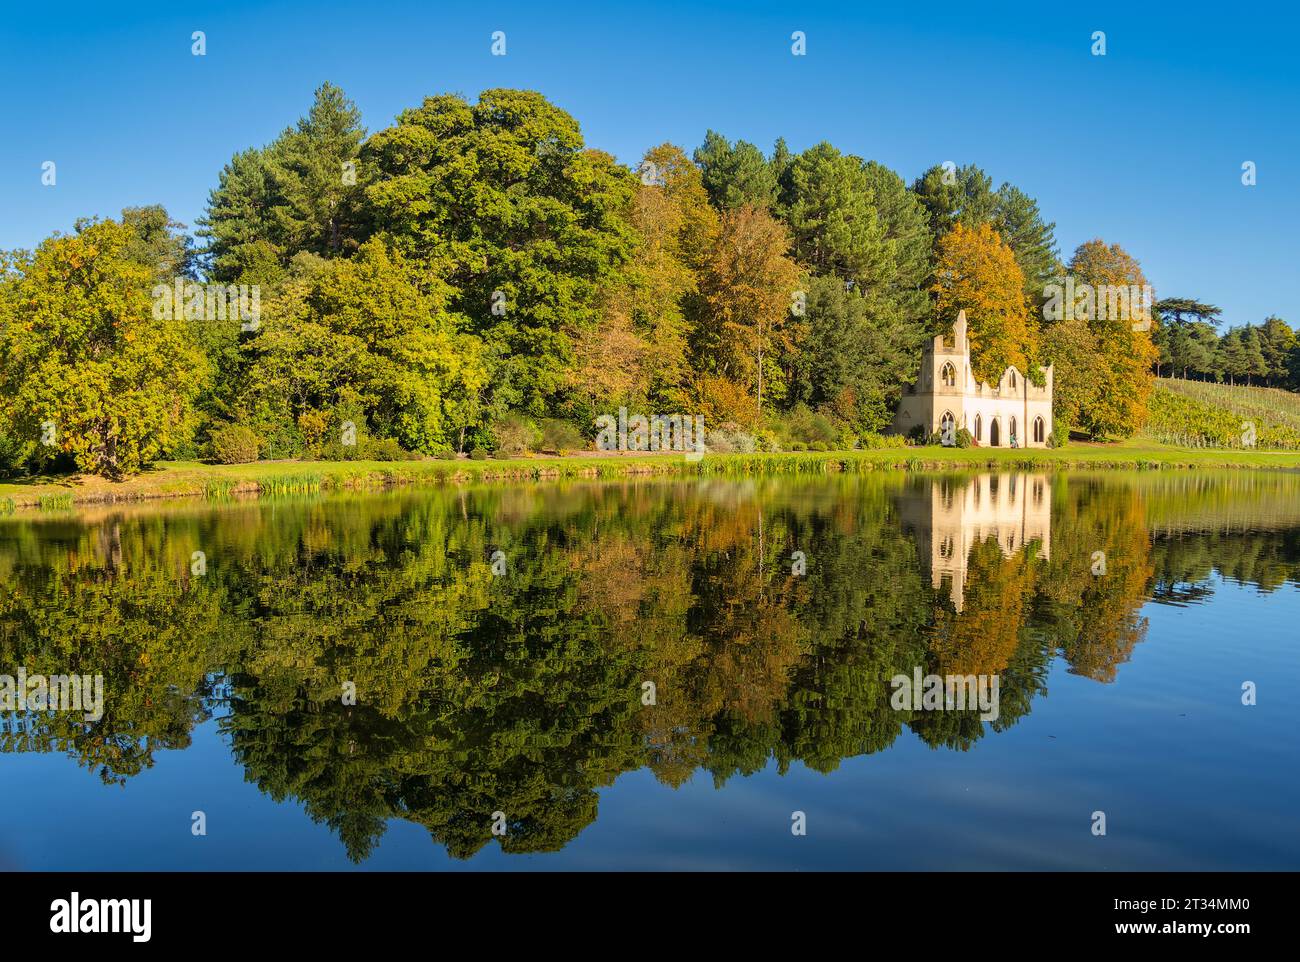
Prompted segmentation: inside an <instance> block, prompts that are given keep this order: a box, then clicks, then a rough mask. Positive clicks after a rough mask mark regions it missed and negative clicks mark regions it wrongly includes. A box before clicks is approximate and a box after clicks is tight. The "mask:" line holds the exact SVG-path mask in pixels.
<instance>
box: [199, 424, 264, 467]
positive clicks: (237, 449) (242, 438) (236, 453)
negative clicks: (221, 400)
mask: <svg viewBox="0 0 1300 962" xmlns="http://www.w3.org/2000/svg"><path fill="white" fill-rule="evenodd" d="M208 445H209V447H211V449H212V457H213V459H215V460H216V461H217V462H218V463H219V464H247V463H248V462H250V461H256V460H257V447H258V444H257V435H256V434H255V433H254V432H253V429H252V428H249V427H245V426H244V425H242V424H224V425H222V426H221V427H219V428H215V429H214V430H213V431H212V437H211V438H210V439H209V441H208Z"/></svg>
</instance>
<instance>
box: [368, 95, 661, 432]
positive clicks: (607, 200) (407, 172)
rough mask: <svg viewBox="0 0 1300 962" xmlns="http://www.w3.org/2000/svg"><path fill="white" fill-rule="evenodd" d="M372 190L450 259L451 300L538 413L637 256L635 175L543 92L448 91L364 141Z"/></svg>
mask: <svg viewBox="0 0 1300 962" xmlns="http://www.w3.org/2000/svg"><path fill="white" fill-rule="evenodd" d="M362 164H363V166H364V167H365V168H366V170H367V171H368V172H369V176H370V177H371V178H372V179H371V182H370V184H369V186H368V187H367V188H366V198H367V201H368V203H369V205H370V207H371V209H372V212H373V215H374V218H375V223H376V225H377V226H378V228H379V229H381V230H383V231H385V232H386V233H387V234H388V235H389V236H390V237H391V238H392V240H393V242H394V243H395V244H396V245H397V247H398V248H399V249H401V250H402V251H403V252H404V253H405V254H407V255H408V256H410V257H414V258H416V259H418V260H425V261H433V262H438V263H441V264H445V265H446V279H447V281H448V282H449V283H450V284H451V285H452V289H453V295H452V300H451V305H450V306H451V308H452V309H453V310H455V311H457V312H458V313H461V314H464V315H465V316H466V317H468V318H470V319H471V321H472V326H473V332H474V333H476V334H478V335H479V336H481V337H482V338H483V340H484V341H485V343H486V344H487V346H488V348H489V350H492V351H495V352H499V354H500V355H501V356H502V358H503V361H502V365H501V368H499V370H498V375H497V381H498V389H499V390H501V391H508V393H509V395H510V396H509V397H508V398H506V400H507V401H509V402H510V403H512V404H517V405H519V406H521V407H523V408H525V409H526V410H528V411H529V412H530V413H535V414H540V413H542V412H543V411H544V410H545V409H546V406H547V404H548V402H549V401H550V400H551V399H552V398H553V397H554V396H555V395H556V393H557V392H558V391H559V390H560V389H561V388H562V387H564V385H565V383H566V375H567V372H568V370H569V369H570V367H571V365H572V361H573V358H572V338H573V336H574V335H575V334H578V333H580V332H583V331H586V330H589V329H590V328H591V326H592V325H593V324H594V323H595V321H596V317H597V313H598V308H599V294H600V292H601V290H602V287H603V285H605V284H606V283H607V282H608V281H609V280H610V279H611V277H613V276H614V273H615V271H616V270H617V268H618V267H619V266H620V265H621V264H623V263H624V262H625V261H626V260H627V259H628V258H629V257H630V256H631V252H632V247H633V243H634V239H635V236H634V233H633V230H632V227H631V225H630V224H629V223H628V218H627V212H628V207H629V204H630V202H631V199H632V195H633V192H634V190H635V183H636V181H635V179H634V177H633V175H632V173H631V172H630V171H629V170H628V169H627V168H625V167H620V166H619V165H618V164H616V163H615V162H614V160H613V158H611V157H610V156H609V155H607V154H604V153H601V152H598V151H593V150H586V149H584V147H583V142H582V135H581V132H580V131H579V128H578V122H577V121H576V120H574V119H573V117H571V116H569V114H567V113H565V112H564V111H563V110H561V109H559V108H558V107H556V106H554V105H553V104H551V103H550V102H549V101H547V100H546V98H545V97H543V96H542V95H541V94H538V93H534V92H532V91H525V90H488V91H485V92H484V93H483V94H482V95H481V96H480V97H479V100H478V102H477V103H476V104H473V105H471V104H470V103H468V102H467V101H466V100H465V99H464V98H462V97H459V96H454V95H442V96H437V97H429V98H427V99H426V100H425V101H424V103H423V105H421V106H420V107H417V108H414V109H411V110H406V111H403V112H402V114H401V115H400V116H399V117H398V119H397V123H396V124H395V125H394V126H392V127H388V128H386V129H384V130H381V131H379V132H377V133H376V134H374V135H373V136H372V137H371V138H370V140H369V141H368V142H367V143H366V147H365V150H364V151H363V155H362Z"/></svg>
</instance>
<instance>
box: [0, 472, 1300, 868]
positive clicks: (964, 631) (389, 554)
mask: <svg viewBox="0 0 1300 962" xmlns="http://www.w3.org/2000/svg"><path fill="white" fill-rule="evenodd" d="M1156 493H1158V492H1156ZM910 496H911V494H909V491H908V490H906V489H903V488H900V482H899V480H898V479H897V478H894V477H889V476H874V477H863V478H857V479H854V478H837V479H821V480H819V481H817V482H814V483H806V482H800V481H795V480H782V481H780V482H746V483H721V482H708V483H699V484H697V483H691V482H672V483H653V484H640V485H638V484H627V483H622V484H609V485H566V486H554V487H549V486H548V487H541V486H539V487H535V488H518V489H515V488H503V489H493V490H484V491H475V492H465V491H446V490H439V491H436V492H425V493H423V494H412V495H389V496H385V497H367V498H355V499H333V500H329V501H322V502H315V503H295V502H293V501H286V502H262V503H257V504H243V505H230V506H227V507H224V508H221V509H217V510H194V511H188V512H185V511H182V512H169V513H166V514H155V513H149V512H144V513H140V514H136V515H131V514H119V515H113V514H111V513H110V514H108V515H107V516H106V517H104V518H103V519H102V520H99V521H95V522H93V523H89V524H82V523H78V522H76V521H73V520H66V521H51V520H36V521H28V520H12V521H9V522H7V523H5V524H4V525H3V526H0V666H3V665H17V664H22V665H25V666H26V667H27V668H28V670H29V671H41V672H44V673H49V674H54V673H61V672H65V671H70V670H77V671H81V672H83V673H88V674H94V673H97V672H102V673H103V674H104V675H105V679H106V685H105V687H106V709H107V711H106V715H105V718H104V720H103V721H102V722H101V723H100V724H99V725H95V726H90V725H87V724H86V723H84V722H82V721H81V720H80V717H79V716H66V715H64V716H59V715H48V716H41V717H40V718H38V719H36V720H35V729H33V728H32V727H30V726H28V727H25V729H24V731H23V732H21V733H18V732H16V731H12V730H11V731H9V732H8V733H0V749H3V750H5V751H20V750H21V751H30V750H39V751H60V752H66V753H68V754H70V755H72V756H73V757H75V758H77V759H78V760H79V761H80V762H82V763H83V764H86V765H87V766H92V767H94V768H96V769H97V770H98V771H100V773H101V774H102V776H103V777H104V778H106V779H109V780H122V779H125V778H126V777H128V776H130V775H132V774H135V773H137V772H139V771H141V770H142V769H143V768H145V767H147V766H148V765H149V764H151V763H152V757H153V752H154V751H155V750H157V749H159V748H176V747H184V746H185V745H187V744H188V741H189V737H190V731H191V730H192V727H193V725H194V724H195V723H197V722H199V721H201V720H203V719H204V718H206V717H209V714H210V713H215V714H217V715H218V716H219V717H220V724H221V725H222V726H223V728H224V729H225V730H226V731H227V732H228V734H229V735H230V738H231V744H232V747H233V751H234V753H235V756H236V758H237V760H238V761H239V762H240V764H241V765H243V766H244V769H245V771H246V774H247V777H248V778H249V779H250V780H252V781H254V782H255V783H256V784H257V785H258V786H259V787H260V788H261V789H262V790H263V791H265V792H267V793H268V794H270V795H271V796H272V797H274V798H276V799H277V800H281V799H298V800H300V801H301V802H302V804H303V805H304V807H305V809H306V811H307V812H308V814H309V815H310V816H311V817H312V818H313V819H315V820H317V821H320V822H322V823H324V824H327V825H329V826H330V828H331V829H332V830H333V831H335V832H336V833H337V834H338V835H339V837H340V838H341V840H342V841H343V843H344V845H345V846H346V848H347V851H348V853H349V855H350V856H351V857H353V858H354V859H358V860H360V859H364V858H365V857H366V856H367V855H368V854H369V853H370V851H372V849H373V847H374V846H375V845H376V844H377V842H378V840H379V839H380V838H381V836H382V834H383V832H384V829H385V826H386V824H387V822H388V820H389V819H392V818H403V819H407V820H410V821H413V822H417V823H419V824H421V825H423V826H424V827H425V828H426V829H427V830H428V831H429V833H430V835H431V837H432V838H433V839H434V840H436V841H437V842H438V843H439V844H441V845H444V846H446V848H447V850H448V851H449V852H450V853H452V854H453V855H455V856H457V857H468V856H470V855H472V854H473V853H474V852H476V851H478V850H479V849H480V848H481V847H482V846H483V845H485V844H486V843H488V842H489V841H491V840H492V839H493V836H492V834H491V824H492V813H493V812H496V811H501V812H503V813H504V814H505V817H506V822H507V825H508V831H507V834H506V835H505V836H504V837H503V838H501V839H499V842H500V844H501V846H502V848H504V849H505V850H507V851H515V852H528V851H549V850H554V849H558V848H560V847H562V846H563V845H565V844H566V843H567V842H568V841H570V840H571V839H573V838H574V837H576V836H577V835H578V834H579V833H580V832H581V831H582V829H583V828H584V827H585V826H586V825H588V824H590V823H591V822H592V821H593V820H594V819H595V817H596V808H597V801H598V791H599V789H601V788H603V787H606V786H608V785H610V784H612V783H613V782H614V780H615V779H616V778H617V777H618V776H619V774H621V773H623V772H626V771H630V770H634V769H637V768H640V767H649V768H650V769H651V770H652V771H653V772H654V773H655V775H656V777H658V778H659V779H660V780H661V781H663V782H664V783H666V784H668V785H673V786H677V785H680V784H682V783H683V782H684V781H685V780H687V779H688V778H690V777H691V775H692V774H693V773H694V772H697V771H703V772H707V773H709V775H711V777H712V778H713V779H714V780H715V782H717V783H722V782H724V781H726V780H727V779H729V778H731V777H733V776H735V775H737V774H741V775H744V774H749V773H752V772H755V771H758V770H760V769H762V768H763V767H764V766H766V765H767V764H769V763H770V762H772V761H773V760H775V762H776V763H777V765H778V767H779V769H780V770H782V771H784V770H785V769H787V768H788V767H789V766H790V765H791V764H793V763H795V762H803V763H804V764H805V765H807V766H808V767H810V768H812V769H814V770H817V771H821V772H829V771H832V770H834V769H835V768H836V767H837V766H838V765H839V764H840V762H841V760H843V759H845V758H849V757H853V756H857V755H862V754H870V753H872V752H877V751H881V750H882V749H884V748H887V747H888V746H889V745H891V744H892V743H893V742H894V740H895V739H897V738H898V737H899V735H900V734H901V733H902V732H903V730H904V728H907V729H909V730H911V731H912V732H914V733H915V734H916V735H917V736H918V737H920V738H921V739H923V740H924V741H925V742H926V743H927V744H929V745H932V746H946V747H949V748H957V749H964V748H967V747H969V746H970V745H971V744H973V743H974V742H975V741H976V740H977V739H978V738H980V737H982V735H983V734H984V733H985V731H986V730H987V729H988V728H989V727H992V728H994V729H998V730H1001V729H1005V728H1006V727H1008V726H1010V725H1012V724H1014V723H1015V720H1016V719H1018V718H1019V717H1021V716H1023V715H1024V714H1025V713H1026V712H1028V711H1029V708H1030V705H1031V703H1032V700H1033V698H1034V697H1035V696H1036V695H1038V694H1041V693H1043V691H1044V690H1045V678H1046V674H1047V666H1048V663H1049V660H1050V659H1051V657H1052V656H1053V655H1054V654H1060V655H1061V656H1062V657H1064V658H1065V659H1066V660H1067V662H1068V663H1069V664H1070V666H1071V669H1072V670H1074V671H1076V672H1078V673H1081V674H1084V675H1086V676H1088V677H1091V678H1094V679H1098V680H1110V679H1113V678H1114V677H1115V674H1116V671H1117V669H1118V666H1119V665H1120V664H1122V663H1123V661H1124V660H1125V659H1126V658H1127V657H1128V654H1129V652H1130V651H1131V650H1132V648H1133V646H1134V645H1135V644H1136V643H1137V642H1138V641H1139V640H1141V638H1142V637H1143V633H1144V631H1145V623H1144V622H1143V620H1142V619H1141V618H1140V617H1139V613H1138V612H1139V608H1140V606H1141V604H1142V603H1143V601H1144V600H1145V599H1146V598H1147V597H1148V595H1149V593H1150V592H1151V591H1152V586H1153V585H1154V586H1155V591H1156V592H1157V593H1160V592H1161V591H1165V592H1169V593H1171V595H1170V596H1171V597H1172V596H1174V594H1173V593H1176V592H1184V593H1185V592H1187V591H1189V590H1192V589H1195V590H1197V591H1203V590H1208V588H1207V582H1208V580H1209V576H1210V573H1211V572H1212V571H1213V570H1216V569H1217V570H1219V571H1220V572H1222V573H1224V574H1225V575H1226V576H1228V577H1232V578H1235V579H1237V580H1242V581H1247V582H1250V583H1256V584H1259V585H1260V586H1261V588H1263V589H1265V590H1271V589H1272V588H1273V587H1275V586H1276V585H1278V584H1281V583H1283V582H1284V581H1287V580H1290V581H1292V582H1295V581H1296V580H1297V576H1298V575H1300V564H1298V561H1297V559H1300V543H1298V542H1297V536H1296V534H1295V533H1294V532H1282V533H1274V534H1268V535H1261V534H1259V533H1252V534H1251V535H1250V536H1249V537H1247V536H1245V535H1244V534H1243V533H1241V532H1238V533H1212V534H1198V533H1181V534H1169V535H1167V536H1162V537H1160V538H1157V539H1156V541H1155V545H1154V547H1153V545H1152V542H1151V539H1150V537H1149V536H1148V529H1147V527H1146V523H1145V516H1144V503H1145V499H1147V498H1149V497H1153V496H1155V495H1154V494H1153V492H1152V491H1150V490H1145V491H1139V490H1138V489H1137V488H1135V487H1133V486H1130V485H1125V484H1116V483H1113V482H1107V483H1102V482H1093V481H1082V480H1073V481H1071V482H1070V483H1069V484H1068V485H1067V484H1066V482H1065V481H1064V479H1058V480H1057V481H1056V482H1055V483H1054V490H1053V491H1052V499H1053V505H1052V530H1051V540H1052V545H1051V554H1050V560H1049V559H1048V558H1046V557H1042V556H1041V555H1040V554H1039V553H1037V552H1034V551H1027V550H1020V551H1015V552H1013V553H1011V554H1010V555H1008V554H1007V553H1006V552H1004V551H1003V550H1002V549H1001V548H1000V547H999V545H998V544H997V543H996V541H994V540H993V539H989V540H986V541H982V542H977V543H976V544H975V545H974V546H973V547H972V549H971V551H970V553H969V556H968V557H967V558H966V559H965V566H966V567H965V570H966V575H965V577H966V590H965V596H964V604H963V607H962V610H961V611H960V612H957V611H956V610H955V609H954V607H953V605H952V603H951V601H950V600H949V598H948V595H947V592H945V591H944V590H943V589H942V588H935V587H933V586H932V584H931V580H930V578H929V577H927V576H926V573H925V572H924V570H923V564H922V561H921V559H920V558H918V550H917V544H916V542H915V541H914V540H913V538H911V537H910V536H908V535H907V534H905V533H904V532H903V530H902V528H901V527H900V525H899V523H898V517H897V510H898V507H897V506H898V505H899V503H900V500H899V499H900V498H907V497H910ZM1162 510H1165V518H1166V519H1168V517H1169V516H1170V514H1169V510H1168V509H1167V508H1165V509H1162ZM497 549H500V550H502V551H504V552H505V555H506V558H507V564H508V570H507V574H506V575H505V576H503V577H494V576H493V574H492V572H491V569H490V566H489V558H490V556H491V553H492V551H494V550H497ZM796 549H797V550H800V551H803V552H805V554H806V556H807V559H808V567H807V572H806V574H804V575H802V576H799V575H795V574H794V573H793V572H792V569H791V552H792V551H794V550H796ZM195 550H203V551H205V552H206V553H207V555H208V571H207V574H206V575H204V576H203V577H192V576H191V575H190V573H189V572H190V567H189V565H190V555H191V552H192V551H195ZM1097 551H1104V552H1105V554H1106V563H1107V570H1106V574H1105V575H1104V576H1102V577H1097V576H1094V575H1093V574H1092V573H1091V566H1092V559H1093V556H1094V552H1097ZM918 665H919V666H922V667H923V668H924V670H925V671H926V672H927V673H938V674H947V673H961V674H993V673H997V674H999V676H1000V678H1001V690H1000V695H1001V704H1000V717H999V719H998V720H997V721H996V722H994V723H992V725H991V726H990V725H989V724H988V723H984V722H981V721H980V719H979V718H978V712H977V711H974V710H971V711H966V712H957V711H948V712H917V713H915V714H913V713H912V712H910V711H895V710H893V709H892V708H891V706H890V704H889V696H890V693H891V690H890V686H889V679H890V678H891V677H892V676H893V675H895V674H898V673H907V674H910V673H911V671H912V669H913V667H914V666H918ZM2 670H4V669H3V668H0V671H2ZM349 681H350V682H353V683H355V684H356V687H357V693H358V701H357V704H356V705H353V706H348V705H344V704H343V703H342V699H341V695H342V690H343V687H342V686H343V684H344V682H349ZM643 681H653V682H654V683H655V685H656V694H657V703H656V704H655V705H653V706H644V705H642V703H641V693H642V689H641V685H642V682H643Z"/></svg>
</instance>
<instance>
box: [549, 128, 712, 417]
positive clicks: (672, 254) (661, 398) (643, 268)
mask: <svg viewBox="0 0 1300 962" xmlns="http://www.w3.org/2000/svg"><path fill="white" fill-rule="evenodd" d="M638 169H639V171H640V173H641V182H640V183H639V184H638V186H637V189H636V193H635V195H634V196H633V198H632V202H631V204H630V210H629V214H628V216H629V219H630V221H631V223H632V226H633V228H634V229H635V231H636V248H635V251H634V253H633V254H632V257H631V259H630V260H629V261H628V262H627V264H626V265H625V266H624V268H623V270H622V271H621V273H620V275H619V276H618V277H617V278H616V279H612V280H611V281H610V282H609V283H608V284H607V285H606V288H605V290H604V292H603V294H602V298H601V300H602V305H601V310H600V316H599V320H598V321H597V323H596V325H595V327H594V328H592V329H591V330H589V331H587V332H579V333H578V334H577V335H576V336H575V344H576V348H575V354H576V357H577V363H576V365H575V368H574V372H573V378H572V381H573V386H574V389H575V390H578V391H582V392H584V393H586V394H588V395H589V396H590V397H591V398H592V400H593V401H594V400H595V399H597V398H603V399H607V400H609V401H610V403H611V405H613V404H615V402H617V403H623V402H629V403H637V402H638V401H649V402H650V403H651V404H657V405H662V406H664V407H665V408H669V409H671V408H678V409H680V408H681V407H682V406H683V405H684V404H685V403H686V402H687V398H688V396H689V388H690V383H691V374H690V358H689V353H688V339H689V335H690V332H691V326H692V324H693V322H694V321H695V320H697V319H698V318H697V317H696V316H694V315H697V314H698V310H697V309H696V307H697V305H696V303H695V302H696V301H697V299H698V298H697V295H698V291H699V283H698V276H699V271H700V269H701V267H702V265H703V262H704V259H705V257H706V256H707V255H708V253H709V252H710V250H711V249H712V247H713V245H714V243H715V242H716V239H717V233H718V215H717V212H716V211H715V210H714V209H713V207H712V206H711V205H710V204H709V199H708V194H707V192H706V191H705V189H704V184H703V178H702V176H701V174H700V170H699V168H698V167H696V166H695V165H694V164H693V163H692V162H691V160H690V158H689V157H687V156H686V154H685V153H684V152H683V151H682V150H681V148H679V147H676V146H674V145H672V144H660V145H659V146H658V147H653V148H651V149H650V150H648V151H646V153H645V156H644V157H643V158H642V162H641V165H640V167H639V168H638Z"/></svg>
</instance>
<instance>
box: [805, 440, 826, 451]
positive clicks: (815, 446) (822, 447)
mask: <svg viewBox="0 0 1300 962" xmlns="http://www.w3.org/2000/svg"><path fill="white" fill-rule="evenodd" d="M830 449H831V446H830V445H829V444H827V443H826V442H825V441H814V442H812V444H810V445H808V450H809V451H829V450H830Z"/></svg>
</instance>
